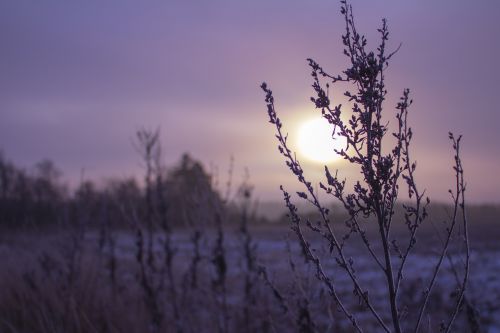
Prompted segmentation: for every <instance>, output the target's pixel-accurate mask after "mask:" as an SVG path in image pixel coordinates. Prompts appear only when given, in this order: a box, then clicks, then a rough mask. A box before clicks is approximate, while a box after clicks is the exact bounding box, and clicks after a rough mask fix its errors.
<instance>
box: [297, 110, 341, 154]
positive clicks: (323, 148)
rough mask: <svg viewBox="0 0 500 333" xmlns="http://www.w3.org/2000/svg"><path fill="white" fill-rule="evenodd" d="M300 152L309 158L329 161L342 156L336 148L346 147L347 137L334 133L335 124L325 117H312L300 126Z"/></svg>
mask: <svg viewBox="0 0 500 333" xmlns="http://www.w3.org/2000/svg"><path fill="white" fill-rule="evenodd" d="M297 144H298V149H299V153H300V154H301V155H303V156H304V157H306V158H307V159H309V160H311V161H314V162H318V163H328V162H333V161H335V160H337V159H339V158H340V156H339V155H338V154H337V153H336V152H335V149H337V150H340V149H342V148H344V149H345V147H346V139H345V138H344V137H340V136H338V135H336V134H334V133H333V126H332V125H330V124H329V123H328V121H326V120H325V119H323V118H317V119H311V120H308V121H306V122H304V123H303V124H302V125H301V126H300V128H299V135H298V142H297Z"/></svg>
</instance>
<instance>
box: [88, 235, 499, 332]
mask: <svg viewBox="0 0 500 333" xmlns="http://www.w3.org/2000/svg"><path fill="white" fill-rule="evenodd" d="M252 235H253V241H254V244H255V245H256V253H257V259H258V263H259V265H262V266H264V267H266V270H267V272H268V273H269V276H270V279H271V280H272V282H273V283H274V284H275V286H276V287H277V288H278V289H279V290H281V291H282V292H283V293H284V294H285V295H286V294H287V293H290V289H291V288H297V286H300V289H301V290H302V291H303V294H304V297H305V298H307V299H308V301H309V302H310V304H311V312H312V315H313V319H316V320H318V321H328V319H329V318H328V316H327V312H326V311H323V310H321V309H317V308H315V305H314V303H315V302H316V301H318V303H319V302H320V301H319V299H320V298H324V297H325V293H324V288H322V285H321V284H320V283H319V282H318V280H317V279H316V278H315V277H314V273H315V270H314V267H312V266H310V265H307V264H305V261H304V258H303V257H302V256H301V253H300V252H301V251H300V247H299V245H298V242H297V240H296V237H295V235H294V234H292V233H291V232H290V231H289V230H288V229H287V228H285V227H262V228H255V230H253V232H252ZM190 237H191V234H190V232H189V230H181V231H176V232H175V233H174V237H173V241H174V247H175V249H176V261H175V262H176V265H177V267H178V268H179V270H181V271H182V270H186V269H187V266H188V263H189V262H190V260H191V259H190V258H191V257H192V253H193V244H192V241H191V240H190V239H191V238H190ZM97 238H98V237H97V234H89V235H88V236H87V241H88V242H89V243H92V242H95V241H96V240H97ZM161 238H162V237H161V236H157V248H156V251H157V252H161V251H162V249H161ZM214 239H215V234H214V233H213V232H212V231H206V232H204V234H203V237H202V238H201V248H200V249H201V251H200V252H201V254H202V256H205V259H206V260H207V261H209V260H210V256H211V251H212V248H213V244H214ZM115 240H116V255H117V256H118V258H119V259H120V260H122V261H126V260H131V261H133V258H134V256H135V253H136V245H135V236H134V235H133V234H132V233H128V232H121V233H117V234H116V235H115ZM311 245H312V247H313V248H314V249H315V250H316V253H317V254H318V255H319V256H320V257H321V258H322V264H323V267H324V269H325V271H326V272H327V273H328V275H329V276H330V277H331V278H332V281H333V282H334V284H335V286H336V288H338V292H339V295H341V297H342V298H343V299H344V300H345V303H346V304H348V306H349V307H351V308H352V309H354V310H353V311H354V312H355V313H358V317H359V320H360V321H361V322H363V320H371V316H370V314H369V313H367V312H366V310H364V309H363V308H362V307H360V306H359V300H358V298H357V297H355V296H354V295H353V293H352V290H353V287H352V283H351V281H350V278H349V277H348V276H347V275H346V274H345V273H344V272H343V270H342V269H340V268H339V267H338V265H337V264H336V262H335V260H334V259H333V257H332V256H331V255H330V254H329V253H328V251H327V250H326V249H325V248H324V246H323V245H324V241H323V240H321V239H319V238H318V237H311ZM373 245H374V247H375V251H376V252H377V251H379V250H380V249H379V248H378V247H377V244H376V243H375V242H374V243H373ZM224 247H225V255H226V258H227V263H228V265H227V266H228V272H227V273H228V280H231V278H234V279H238V278H239V277H240V276H241V274H242V270H243V258H242V245H241V238H240V237H239V236H238V232H237V231H233V232H226V234H225V238H224ZM347 253H348V255H349V256H350V257H352V258H353V260H354V267H355V269H356V274H357V276H358V277H359V280H360V282H361V284H362V286H363V288H365V289H366V290H367V291H368V292H369V295H370V299H371V300H372V302H373V305H374V306H375V307H376V308H377V309H379V312H380V313H381V316H382V318H384V319H386V320H389V318H390V317H389V312H388V310H387V309H388V307H387V300H386V299H387V298H386V295H387V289H386V287H385V282H384V276H383V273H382V272H381V271H380V270H379V269H378V267H377V266H376V264H375V263H374V262H373V260H371V257H370V256H369V255H368V252H366V251H365V250H364V248H363V246H362V244H360V243H352V244H351V245H350V248H349V250H348V251H347ZM451 253H452V256H451V258H452V259H453V260H454V261H455V265H456V266H459V265H460V263H461V260H462V257H460V256H458V255H456V249H454V250H452V252H451ZM437 254H438V253H437V247H436V245H435V241H434V240H433V239H427V241H423V242H422V244H421V245H420V247H419V248H417V249H416V250H415V252H414V253H413V255H411V256H410V258H409V259H408V263H407V265H406V269H405V272H404V276H405V280H404V282H403V284H402V296H401V299H402V303H403V304H407V308H408V313H407V314H406V316H407V317H408V318H410V317H412V316H414V312H412V311H414V308H415V306H416V305H418V304H419V301H420V300H421V297H422V292H423V290H424V288H425V285H426V283H427V282H428V281H429V278H430V276H431V274H432V269H433V267H434V266H435V264H436V262H437V258H438V256H437ZM392 260H393V263H394V264H395V265H396V266H397V265H398V263H399V258H398V257H397V256H393V257H392ZM291 265H293V267H295V272H294V271H293V270H292V268H291ZM208 273H209V274H210V272H208ZM455 286H456V278H455V275H454V274H453V271H452V270H451V269H450V264H449V261H448V260H445V262H444V264H443V267H442V269H441V273H440V278H439V279H438V283H437V285H436V287H435V290H436V295H435V296H433V297H432V298H431V304H430V306H429V309H430V311H431V313H432V315H434V314H435V315H436V316H435V318H434V317H433V318H431V315H429V316H427V317H426V318H425V323H426V324H425V325H427V324H428V322H431V321H437V320H439V318H440V317H439V315H446V313H449V311H450V305H451V304H453V302H454V298H453V296H452V293H453V290H454V288H455ZM468 288H469V289H468V291H467V294H466V297H467V299H468V301H469V302H470V303H471V304H472V305H474V307H475V308H476V310H477V311H478V314H479V319H480V320H481V324H482V329H483V330H484V331H485V332H500V244H498V243H497V242H495V241H494V239H493V241H492V240H491V239H489V240H487V241H485V242H481V241H478V240H477V239H475V240H474V242H473V244H472V251H471V274H470V280H469V285H468ZM228 300H229V302H238V298H237V297H233V298H231V297H229V298H228ZM321 304H323V303H321ZM356 304H357V305H358V306H356ZM314 316H315V317H316V318H314ZM337 316H338V315H337ZM461 331H463V332H467V331H468V328H467V321H466V318H465V316H462V317H460V318H459V319H458V321H457V332H461Z"/></svg>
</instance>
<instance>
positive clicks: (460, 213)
mask: <svg viewBox="0 0 500 333" xmlns="http://www.w3.org/2000/svg"><path fill="white" fill-rule="evenodd" d="M341 14H342V15H343V18H344V20H345V33H344V34H343V36H342V42H343V45H344V50H343V53H344V55H345V56H346V57H347V58H348V60H349V65H348V67H347V69H346V70H344V71H343V72H342V73H341V74H339V75H331V74H329V73H328V72H327V71H325V70H324V69H323V68H322V67H321V66H320V65H319V64H318V63H316V62H315V61H314V60H312V59H308V60H307V61H308V63H309V66H310V68H311V70H312V73H311V75H312V79H313V84H312V87H313V89H314V92H315V97H312V98H311V101H312V102H313V104H314V106H315V108H316V109H318V110H320V111H321V115H322V117H323V118H324V119H325V121H327V122H328V123H329V124H330V125H331V128H332V136H333V134H335V135H337V136H340V137H343V138H345V140H346V146H345V147H343V148H341V149H337V150H335V151H336V153H337V154H339V155H340V156H341V157H342V158H343V159H344V160H346V161H347V162H348V163H349V164H350V166H351V167H353V168H358V169H359V170H360V172H361V179H360V180H358V181H353V183H354V184H353V187H352V189H351V190H350V189H349V188H348V186H349V185H350V184H349V183H348V182H347V181H346V179H341V178H340V177H339V176H338V172H331V171H330V169H329V168H328V167H327V166H325V170H324V171H325V180H326V181H324V182H320V184H319V186H320V189H321V191H322V192H324V193H326V195H328V196H330V197H332V198H333V199H334V200H336V202H337V203H339V204H340V205H339V207H340V209H345V211H346V212H347V213H348V218H347V220H346V221H344V223H336V222H337V221H333V220H332V218H331V216H332V213H331V212H330V209H329V208H328V207H327V206H326V205H325V204H324V203H322V202H320V200H319V192H318V191H315V189H314V187H313V184H312V183H311V182H310V181H309V180H308V179H307V178H306V176H305V173H304V170H303V168H302V166H301V164H300V163H299V160H298V159H297V157H296V155H295V154H294V152H293V151H292V150H291V149H290V148H289V144H288V141H287V138H288V136H287V134H285V133H284V130H283V125H282V122H281V120H280V118H279V117H278V115H277V113H276V110H275V104H274V97H273V93H272V91H271V89H270V88H269V87H268V86H267V84H266V83H263V84H262V86H261V88H262V89H263V90H264V92H265V94H266V97H265V101H266V103H267V112H268V115H269V122H270V123H271V124H273V125H274V126H275V129H276V138H277V140H278V148H279V152H280V153H281V155H283V156H284V158H285V160H286V165H287V166H288V168H289V169H290V170H291V172H292V173H293V174H294V175H295V177H296V178H297V180H298V181H299V183H301V184H302V185H303V187H304V190H303V191H302V192H297V196H298V197H299V198H300V199H303V200H305V201H307V202H309V203H310V204H311V205H312V206H314V207H315V210H316V212H317V214H318V216H319V223H314V222H316V221H311V220H309V219H305V220H304V219H303V218H302V217H301V215H299V212H298V209H297V207H296V206H295V204H294V203H292V195H291V194H290V193H289V192H287V191H286V190H285V189H284V188H283V186H282V187H281V190H282V192H283V195H284V201H285V204H286V206H287V208H288V211H289V217H290V220H291V225H292V226H291V228H292V229H293V231H294V232H295V233H296V235H297V237H298V240H299V242H300V244H301V246H302V248H303V250H304V251H305V253H306V257H307V259H308V261H309V262H310V263H311V264H312V265H313V266H314V267H315V270H316V275H317V278H318V279H319V281H320V282H321V283H322V284H323V286H324V287H325V288H326V289H327V291H328V292H329V294H330V295H331V297H333V299H334V300H335V302H336V304H337V306H338V308H339V311H341V312H342V313H343V314H344V315H345V317H346V318H347V319H348V320H349V321H350V323H351V324H352V327H353V328H354V330H355V331H357V332H363V331H372V332H373V328H368V327H371V326H364V325H365V323H364V322H361V321H360V320H358V318H359V317H360V316H359V315H360V313H359V312H360V310H359V307H356V308H355V306H353V305H352V301H351V300H350V299H349V297H351V298H352V296H346V295H342V294H341V293H340V291H341V290H343V289H344V290H345V286H342V287H341V286H339V284H338V283H337V280H336V276H333V274H331V272H329V271H328V270H327V268H325V267H327V266H328V264H330V262H333V263H335V264H336V265H337V266H338V267H339V269H340V270H341V271H343V272H344V273H345V274H346V275H347V276H348V280H349V281H350V282H351V284H352V288H353V293H354V295H355V297H356V299H359V302H360V303H361V304H362V305H363V307H364V311H368V312H369V313H370V314H371V316H372V318H373V319H374V322H375V323H376V325H377V326H378V330H377V331H379V330H380V331H384V332H397V333H400V332H420V331H421V328H422V326H423V325H422V322H423V318H426V321H427V318H428V317H427V316H430V314H429V313H428V311H427V310H428V308H429V305H430V304H429V303H430V302H431V301H430V300H431V294H432V293H433V291H434V292H436V291H437V290H436V288H434V287H435V286H436V283H437V280H438V276H440V273H443V272H445V271H444V270H443V269H442V268H443V267H442V266H443V261H444V260H445V258H446V256H447V254H448V253H449V249H450V244H451V243H452V241H453V240H456V238H455V237H456V236H457V234H458V233H459V231H460V234H459V238H458V239H459V240H460V243H461V244H462V245H463V246H461V249H463V260H462V261H460V262H461V263H463V264H462V267H461V269H460V275H461V277H460V278H459V279H458V283H457V285H456V287H455V292H454V293H453V296H454V297H453V300H452V303H453V305H452V306H451V310H450V313H449V315H448V316H447V317H446V318H445V319H444V320H443V321H442V322H441V323H440V324H439V328H440V330H442V331H444V332H450V331H452V328H453V323H454V321H455V319H456V317H457V314H458V312H459V310H460V308H461V305H462V303H463V300H464V293H465V290H466V286H467V279H468V274H469V241H468V234H467V219H466V214H465V197H464V192H465V183H464V174H463V168H462V161H461V158H460V142H461V137H460V136H459V137H458V138H457V137H455V136H454V135H453V134H452V133H449V138H450V140H451V141H452V145H453V151H454V165H453V170H454V175H455V185H454V189H453V190H450V195H451V197H452V200H453V210H452V213H451V214H450V219H449V221H448V222H447V225H446V226H445V237H444V241H443V243H440V242H436V244H433V246H436V247H438V246H439V247H440V250H439V253H438V255H437V258H436V262H435V264H434V265H433V267H432V270H431V271H430V272H428V275H427V276H426V275H423V276H424V278H425V279H427V280H426V281H424V283H423V285H422V289H421V293H420V294H419V297H420V300H419V301H418V305H417V306H415V307H412V308H408V309H406V307H407V305H405V304H403V300H402V297H401V296H402V295H401V293H402V290H403V286H404V284H405V281H406V282H410V280H408V278H407V276H406V275H405V272H406V270H405V268H407V267H408V266H409V265H412V259H415V260H418V258H415V257H412V256H411V254H412V253H413V252H414V250H415V247H416V242H417V236H418V231H419V229H421V226H422V224H423V223H424V222H425V221H427V217H428V216H427V215H428V213H427V207H428V205H429V203H430V200H429V198H428V197H426V196H425V191H423V190H421V188H420V187H419V186H417V183H416V180H415V172H416V163H415V161H414V160H413V159H412V157H411V155H410V146H411V142H412V136H413V132H412V129H411V127H410V125H409V122H408V114H409V108H410V105H411V104H412V100H411V98H410V91H409V89H405V90H404V91H403V94H402V97H401V98H400V100H399V102H398V103H397V105H396V107H395V114H394V116H395V126H394V127H395V128H394V129H391V128H389V124H388V123H387V122H386V121H385V118H384V119H383V116H384V117H386V116H387V111H386V109H385V108H384V100H385V98H386V94H387V90H386V85H385V71H386V69H387V67H388V65H389V60H390V59H391V58H392V56H393V55H394V54H395V53H396V52H397V50H398V49H399V48H398V49H396V51H394V52H392V53H390V52H388V51H387V45H386V44H387V41H388V36H389V31H388V26H387V22H386V20H385V19H384V20H382V26H381V27H380V29H378V32H379V33H380V37H381V39H380V43H379V44H378V47H377V49H376V50H374V51H370V50H369V49H368V46H367V40H366V38H365V37H364V36H363V35H361V34H360V33H359V32H358V31H357V30H356V26H355V22H354V17H353V13H352V7H351V5H349V4H348V3H347V1H345V0H343V1H341ZM339 86H340V87H342V86H344V87H345V86H347V88H341V89H346V90H345V92H344V96H345V97H346V98H347V99H348V101H349V103H348V104H350V105H351V106H350V107H349V109H350V110H348V109H346V108H345V107H343V106H342V105H341V104H337V105H335V104H334V103H333V101H332V98H331V97H330V89H331V88H333V87H339ZM332 149H333V148H332ZM402 191H403V193H405V192H406V193H407V197H406V198H405V197H404V196H402V194H401V192H402ZM398 198H399V199H398ZM403 199H404V202H405V203H404V204H403V205H402V207H403V214H402V217H401V218H398V217H397V215H396V214H395V213H396V207H397V206H396V205H397V204H399V202H401V201H403ZM370 223H374V224H376V228H375V229H376V232H375V234H376V237H370V235H369V232H368V226H369V224H370ZM397 224H399V225H404V224H406V230H407V233H406V235H405V236H404V237H401V236H398V235H396V233H395V232H394V229H395V225H397ZM391 231H392V232H391ZM311 233H313V234H314V233H317V234H319V235H321V236H322V239H324V241H325V242H326V246H327V248H329V256H327V257H326V258H320V255H319V254H318V251H316V250H317V249H316V248H315V245H314V244H313V243H312V242H311V241H310V240H311V239H310V238H309V236H310V234H311ZM355 236H357V237H359V240H360V241H361V242H362V244H363V247H364V248H365V250H366V251H367V253H368V254H369V256H370V258H371V260H373V262H374V265H376V266H377V267H378V269H379V272H381V275H382V276H383V277H384V278H383V279H384V283H385V287H386V290H387V293H386V299H385V300H384V302H383V303H384V304H381V303H380V302H379V301H378V300H377V302H375V299H374V298H373V297H371V294H370V293H371V292H372V291H373V288H374V286H373V285H370V286H368V285H367V283H366V281H362V279H361V278H360V276H359V274H358V271H359V268H360V267H359V265H357V264H356V259H357V258H356V257H350V254H348V250H349V246H353V243H349V242H348V240H349V239H351V238H354V237H355ZM413 263H415V261H414V262H413ZM375 288H376V287H375ZM350 301H351V302H350ZM426 326H427V323H426ZM426 329H427V328H426Z"/></svg>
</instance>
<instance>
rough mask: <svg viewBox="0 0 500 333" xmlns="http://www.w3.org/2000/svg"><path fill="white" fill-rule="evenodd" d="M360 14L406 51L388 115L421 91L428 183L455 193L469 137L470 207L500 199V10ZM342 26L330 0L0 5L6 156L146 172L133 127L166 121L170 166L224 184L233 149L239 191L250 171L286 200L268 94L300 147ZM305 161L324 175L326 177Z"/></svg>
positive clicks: (417, 142)
mask: <svg viewBox="0 0 500 333" xmlns="http://www.w3.org/2000/svg"><path fill="white" fill-rule="evenodd" d="M352 4H353V6H354V12H355V16H356V20H357V23H358V29H359V30H360V31H362V32H365V33H366V35H367V36H368V38H369V39H370V40H371V45H375V43H376V39H374V38H375V37H377V35H376V33H374V32H375V31H376V28H378V26H379V24H380V19H381V18H382V17H386V18H387V19H388V22H389V27H390V31H391V35H390V38H391V39H390V44H389V45H390V47H392V48H396V47H397V46H398V45H399V43H400V42H402V43H403V46H402V48H401V50H400V52H399V53H398V54H397V55H396V56H395V58H394V60H393V62H392V65H391V68H390V69H389V71H388V74H387V80H388V88H389V90H390V94H389V98H388V101H387V103H386V108H387V114H388V115H389V116H390V115H391V113H392V112H393V111H392V110H393V108H392V107H393V106H394V105H395V101H396V100H397V99H398V98H399V94H400V93H401V91H402V90H403V88H405V87H409V88H410V89H411V90H412V93H413V99H414V105H413V108H412V113H411V122H412V125H413V128H414V132H415V139H414V151H415V154H414V156H415V157H416V158H417V160H418V173H417V176H418V180H419V181H420V184H421V187H425V188H427V189H428V193H429V195H430V196H431V197H433V198H436V199H438V200H442V199H445V198H446V197H447V194H446V191H447V189H448V188H449V187H450V186H451V185H452V184H451V181H452V174H451V161H452V153H451V150H450V144H449V141H448V140H447V133H448V131H450V130H451V131H454V132H456V133H463V134H464V137H465V138H464V147H463V149H464V151H463V160H464V166H465V172H466V178H467V182H468V190H469V198H470V199H471V201H475V202H480V201H488V202H500V180H499V177H498V170H499V169H500V168H499V165H500V148H499V143H500V139H499V136H498V135H499V134H498V131H499V130H500V110H499V102H498V97H499V96H500V65H499V59H500V39H499V37H498V36H499V33H500V2H499V1H493V0H491V1H488V0H482V1H457V0H449V1H435V0H419V1H416V0H414V1H396V0H390V1H381V0H376V1H374V0H365V1H362V0H353V1H352ZM342 29H343V22H342V17H341V16H340V13H339V3H338V2H337V1H333V0H321V1H319V0H318V1H305V0H302V1H292V0H281V1H277V0H265V1H264V0H262V1H261V0H257V1H256V0H253V1H234V0H232V1H230V0H226V1H219V0H216V1H214V0H212V1H202V0H199V1H187V0H182V1H171V0H168V1H167V0H165V1H137V0H136V1H132V0H120V1H97V0H95V1H90V0H86V1H79V2H77V1H55V0H53V1H52V0H51V1H28V0H16V1H13V0H12V1H8V0H7V1H2V2H1V3H0V45H1V52H0V73H1V75H0V148H1V149H2V150H3V151H4V153H5V155H6V156H7V157H8V158H10V159H11V160H12V161H14V162H15V163H16V164H19V165H22V166H26V167H28V166H30V165H33V164H34V163H35V162H36V161H38V160H40V159H42V158H44V157H47V158H50V159H52V160H54V161H55V162H56V164H57V165H59V166H60V168H61V169H62V170H63V171H64V175H65V178H66V179H67V180H68V181H69V182H71V183H73V184H75V183H77V182H78V179H79V175H80V171H81V169H82V168H84V169H85V174H86V176H87V177H88V178H92V179H103V178H106V177H111V176H126V175H139V174H140V173H141V167H140V163H139V158H138V155H137V154H136V153H135V151H134V149H133V147H132V144H131V141H132V139H133V137H134V133H135V131H136V130H137V129H139V128H141V127H149V128H155V127H157V126H159V127H160V128H161V131H162V145H163V148H164V156H165V162H166V163H167V164H169V165H171V164H173V163H175V162H176V161H177V160H178V159H179V157H180V155H181V154H182V153H183V152H185V151H188V152H190V153H191V154H192V155H193V156H194V157H196V158H198V159H200V160H202V161H203V162H204V163H205V164H206V165H207V167H208V165H210V164H213V165H217V166H218V168H219V173H220V177H221V178H224V177H225V171H224V170H226V169H227V165H228V161H229V157H230V155H231V154H232V155H234V158H235V161H236V169H235V177H236V181H238V179H239V178H241V176H242V175H243V168H244V167H248V168H249V170H250V173H251V178H252V181H253V183H254V184H255V186H256V188H257V195H258V196H259V197H260V198H262V199H274V198H276V199H279V198H280V194H279V191H278V186H279V184H280V183H284V184H288V185H289V184H290V183H292V182H293V177H292V176H291V175H290V174H289V173H288V172H287V170H286V167H285V166H284V163H283V161H282V159H281V158H280V156H279V155H278V154H277V149H276V144H275V142H274V140H273V129H272V127H271V126H270V125H269V124H268V123H267V114H266V109H265V104H264V101H263V93H262V92H261V90H260V89H259V84H260V83H261V82H262V81H266V82H268V83H269V85H270V86H271V88H272V89H273V90H274V92H275V97H276V99H277V107H278V112H279V113H280V115H281V117H282V119H283V121H284V123H285V127H286V129H287V131H288V132H289V133H290V137H291V140H293V138H294V136H295V135H296V131H297V127H298V125H299V124H300V123H301V122H302V121H303V120H304V119H307V118H310V117H314V116H317V115H318V113H317V111H316V110H314V108H313V107H312V105H311V103H310V102H309V97H310V96H311V95H312V89H311V88H310V85H311V79H310V76H309V73H310V70H309V68H308V67H307V64H306V61H305V59H306V58H308V57H312V58H314V59H316V60H317V61H318V62H320V63H321V64H322V65H324V67H325V68H326V69H329V70H330V72H333V73H336V72H339V71H341V70H343V69H345V67H346V66H347V62H346V58H345V57H344V56H343V55H342V47H341V43H340V35H341V34H342V32H343V30H342ZM389 118H390V117H388V118H387V119H389ZM304 166H305V168H306V170H309V171H308V172H309V173H310V174H311V175H313V177H314V175H315V174H316V173H317V170H319V169H321V167H320V166H319V165H315V164H310V163H307V162H306V161H304ZM335 167H338V168H339V169H340V174H342V175H345V176H349V175H350V174H352V173H353V172H354V171H352V170H349V169H348V168H347V167H346V165H345V163H333V165H332V168H335ZM289 186H291V185H289Z"/></svg>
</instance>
